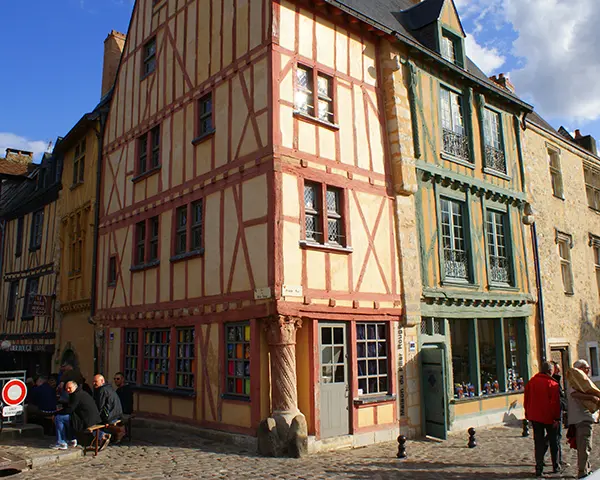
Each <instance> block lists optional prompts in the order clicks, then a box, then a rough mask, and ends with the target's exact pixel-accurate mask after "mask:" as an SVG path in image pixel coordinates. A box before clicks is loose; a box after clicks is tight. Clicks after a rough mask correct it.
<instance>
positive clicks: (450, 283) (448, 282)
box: [442, 278, 479, 290]
mask: <svg viewBox="0 0 600 480" xmlns="http://www.w3.org/2000/svg"><path fill="white" fill-rule="evenodd" d="M442 286H444V287H462V288H467V289H469V290H478V289H479V285H478V284H476V283H471V282H469V281H468V280H464V281H461V280H458V279H457V280H454V279H451V278H446V279H444V280H442Z"/></svg>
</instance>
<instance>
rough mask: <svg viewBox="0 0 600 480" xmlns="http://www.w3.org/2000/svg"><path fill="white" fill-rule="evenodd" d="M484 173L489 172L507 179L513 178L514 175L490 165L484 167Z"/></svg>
mask: <svg viewBox="0 0 600 480" xmlns="http://www.w3.org/2000/svg"><path fill="white" fill-rule="evenodd" d="M483 173H487V174H488V175H493V176H494V177H498V178H502V179H504V180H507V181H510V180H512V177H510V176H508V175H507V174H506V173H503V172H499V171H498V170H494V169H493V168H489V167H484V168H483Z"/></svg>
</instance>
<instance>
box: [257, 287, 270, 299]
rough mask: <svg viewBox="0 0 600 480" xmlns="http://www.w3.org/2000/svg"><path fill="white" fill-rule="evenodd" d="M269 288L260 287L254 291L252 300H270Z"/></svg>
mask: <svg viewBox="0 0 600 480" xmlns="http://www.w3.org/2000/svg"><path fill="white" fill-rule="evenodd" d="M271 297H272V294H271V287H262V288H255V289H254V299H255V300H265V299H267V298H271Z"/></svg>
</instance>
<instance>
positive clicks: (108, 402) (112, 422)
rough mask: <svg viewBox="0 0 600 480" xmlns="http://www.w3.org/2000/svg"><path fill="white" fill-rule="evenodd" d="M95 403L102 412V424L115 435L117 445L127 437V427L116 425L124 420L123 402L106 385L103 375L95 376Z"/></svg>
mask: <svg viewBox="0 0 600 480" xmlns="http://www.w3.org/2000/svg"><path fill="white" fill-rule="evenodd" d="M93 385H94V401H95V402H96V406H97V407H98V411H99V412H100V418H101V419H102V423H105V424H106V425H108V427H106V429H105V430H106V431H109V432H111V433H112V434H114V437H115V440H116V443H119V442H120V441H121V439H122V438H123V437H124V436H125V427H124V426H117V425H116V424H117V423H118V422H120V421H121V420H122V419H123V409H122V407H121V400H120V399H119V396H118V395H117V394H116V393H115V391H114V390H113V389H112V387H111V386H110V385H108V384H107V383H106V379H105V378H104V376H103V375H100V374H98V375H96V376H94V382H93Z"/></svg>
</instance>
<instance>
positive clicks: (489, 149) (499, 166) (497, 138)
mask: <svg viewBox="0 0 600 480" xmlns="http://www.w3.org/2000/svg"><path fill="white" fill-rule="evenodd" d="M483 115H484V118H483V121H484V124H483V128H484V138H485V166H486V167H487V168H491V169H493V170H496V171H498V172H501V173H506V156H505V154H504V141H503V138H502V116H501V115H500V113H498V112H495V111H493V110H490V109H489V108H486V109H485V110H484V114H483Z"/></svg>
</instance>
